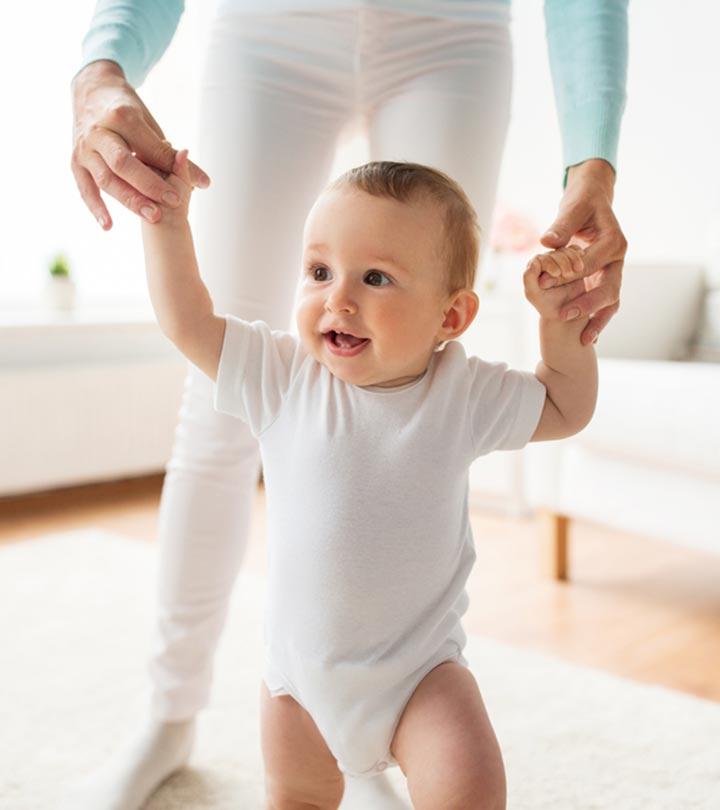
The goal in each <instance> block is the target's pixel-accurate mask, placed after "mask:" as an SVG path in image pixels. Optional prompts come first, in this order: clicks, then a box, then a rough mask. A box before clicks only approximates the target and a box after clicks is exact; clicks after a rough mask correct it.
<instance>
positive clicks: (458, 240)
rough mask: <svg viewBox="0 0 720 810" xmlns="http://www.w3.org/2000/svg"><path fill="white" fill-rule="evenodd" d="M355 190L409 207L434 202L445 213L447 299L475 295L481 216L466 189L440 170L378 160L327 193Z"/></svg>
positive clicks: (336, 183)
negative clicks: (467, 293)
mask: <svg viewBox="0 0 720 810" xmlns="http://www.w3.org/2000/svg"><path fill="white" fill-rule="evenodd" d="M344 188H355V189H359V190H361V191H364V192H366V193H367V194H372V195H373V196H374V197H391V198H393V199H395V200H398V201H399V202H404V203H409V202H414V201H416V200H418V199H423V198H425V199H431V200H434V201H436V202H438V203H439V204H440V205H441V206H442V208H443V210H444V221H443V231H444V239H443V242H442V245H441V246H440V248H439V259H440V261H441V262H442V263H443V267H444V279H443V281H444V284H445V289H446V291H447V293H448V294H449V295H450V294H453V293H455V292H457V291H458V290H462V289H471V290H472V289H473V287H474V285H475V272H476V269H477V264H478V258H479V253H480V232H481V229H480V226H479V224H478V220H477V213H476V212H475V209H474V208H473V206H472V203H471V202H470V200H469V199H468V197H467V195H466V194H465V192H464V191H463V190H462V188H461V187H460V186H459V185H458V184H457V183H456V182H455V181H454V180H453V179H452V178H451V177H449V176H448V175H447V174H445V173H444V172H441V171H440V170H439V169H434V168H432V167H430V166H424V165H422V164H421V163H399V162H395V161H392V160H374V161H371V162H370V163H364V164H363V165H362V166H355V167H354V168H352V169H350V170H348V171H347V172H345V173H344V174H342V175H340V177H338V178H336V179H335V180H334V181H333V182H332V183H331V184H330V185H329V186H328V187H327V190H328V191H336V190H341V189H344Z"/></svg>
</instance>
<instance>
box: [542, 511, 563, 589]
mask: <svg viewBox="0 0 720 810" xmlns="http://www.w3.org/2000/svg"><path fill="white" fill-rule="evenodd" d="M539 519H540V523H541V530H542V538H543V543H544V544H545V546H546V548H547V570H548V571H549V574H550V576H551V577H552V578H553V579H555V580H558V581H561V582H564V581H566V580H567V578H568V526H569V523H570V519H569V518H568V517H567V516H566V515H558V514H556V513H555V512H547V511H543V512H541V513H540V515H539Z"/></svg>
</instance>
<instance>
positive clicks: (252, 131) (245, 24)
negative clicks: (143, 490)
mask: <svg viewBox="0 0 720 810" xmlns="http://www.w3.org/2000/svg"><path fill="white" fill-rule="evenodd" d="M318 5H319V6H321V7H322V8H321V9H320V10H317V9H316V10H312V9H311V7H310V5H309V4H304V3H301V2H299V1H298V0H274V2H271V3H265V4H263V5H262V8H261V6H260V4H259V3H257V2H256V3H253V2H252V0H221V2H220V3H219V4H218V7H217V9H216V13H215V17H214V20H213V24H212V28H211V34H210V39H209V47H208V52H207V59H206V64H205V68H204V74H203V81H202V87H201V97H200V109H199V110H198V122H199V137H198V148H197V155H198V160H199V162H201V163H202V165H203V167H204V168H205V169H206V170H207V172H208V174H209V175H210V176H211V177H212V181H213V182H212V185H211V186H210V187H209V189H208V190H207V191H205V192H203V193H202V194H200V195H198V199H197V203H196V204H197V208H196V212H195V213H196V227H195V231H196V233H197V235H198V239H197V242H198V244H197V251H198V256H199V263H200V268H201V272H202V275H203V278H204V280H205V282H206V284H207V286H208V288H209V289H210V291H211V293H212V296H213V299H214V301H215V302H216V306H217V309H218V311H219V312H229V313H232V314H235V315H237V316H239V317H242V318H245V319H248V320H254V319H262V320H264V321H266V322H267V323H269V324H270V325H271V326H272V327H273V328H275V329H288V327H289V324H290V321H291V312H292V307H293V298H294V293H295V283H296V277H297V271H298V262H299V249H300V241H301V240H300V236H301V229H302V224H303V221H304V218H305V215H306V214H307V211H308V209H309V207H310V205H311V204H312V201H313V200H314V199H315V197H316V195H317V193H318V192H319V191H320V189H321V188H322V187H323V186H324V185H325V183H326V181H327V180H328V179H329V172H330V170H331V167H332V163H333V159H334V155H335V149H336V144H337V140H338V136H339V135H340V133H341V132H342V131H343V130H344V129H345V127H346V126H347V124H348V122H351V121H359V122H360V123H361V125H362V126H363V127H364V129H365V131H366V133H367V136H368V142H369V151H370V159H372V160H408V161H414V162H419V163H425V164H429V165H432V166H436V167H437V168H439V169H441V170H443V171H444V172H446V173H447V174H449V175H450V176H451V177H453V178H455V179H457V180H458V181H459V182H460V184H461V185H462V186H463V188H464V189H465V190H466V192H467V193H468V195H469V197H470V199H471V201H472V202H473V204H474V207H475V209H476V211H477V213H478V218H479V221H480V225H481V226H482V228H483V230H484V231H487V228H488V225H489V222H490V217H491V213H492V208H493V204H494V197H495V191H496V187H497V179H498V174H499V168H500V159H501V155H502V149H503V144H504V139H505V134H506V130H507V124H508V118H509V109H510V92H511V76H512V54H511V41H510V35H509V0H508V2H484V0H457V2H448V0H423V2H417V3H411V2H410V0H384V2H378V3H375V4H373V6H372V7H371V6H367V5H361V6H357V7H356V6H352V5H350V3H349V2H348V0H326V2H324V3H319V4H318ZM561 5H562V8H561ZM181 11H182V3H179V2H177V1H176V2H169V1H168V0H165V2H162V1H161V0H155V2H152V3H150V2H145V3H140V2H139V0H132V2H128V0H125V2H123V3H120V2H114V1H113V0H106V2H104V3H101V4H99V5H98V8H97V9H96V12H95V16H94V18H93V21H92V24H91V29H90V32H89V34H88V35H87V37H86V39H85V48H84V59H83V66H82V68H81V70H80V72H79V73H78V74H77V75H76V77H75V79H74V81H73V98H74V109H75V146H74V152H73V161H72V166H73V171H74V174H75V177H76V180H77V183H78V187H79V189H80V192H81V194H82V196H83V198H84V200H85V202H86V204H87V205H88V207H89V209H90V210H91V211H92V212H93V213H94V214H95V216H96V217H97V218H98V220H99V221H100V222H101V224H102V226H103V227H105V228H109V227H111V221H110V217H109V214H108V212H107V209H106V207H105V205H104V203H103V201H102V198H101V196H100V189H102V190H104V191H105V192H107V193H109V194H111V195H112V196H114V197H115V198H117V199H119V200H120V201H121V202H123V204H124V205H126V207H128V208H129V209H130V210H132V211H134V212H135V213H137V214H138V215H140V216H145V217H146V218H147V219H148V220H149V221H151V222H153V221H157V218H158V217H159V215H160V212H159V209H158V207H157V206H154V205H153V201H159V200H160V199H162V195H163V194H164V193H167V192H168V191H170V188H169V186H167V184H166V183H164V181H163V180H162V177H161V176H160V175H158V174H157V173H156V172H153V171H152V169H150V168H148V166H154V167H156V168H158V169H160V170H164V171H168V170H169V168H170V166H171V165H172V161H173V157H174V152H175V150H174V149H173V148H172V146H171V145H170V144H169V143H168V142H167V141H165V140H164V136H163V134H162V131H161V129H160V127H159V126H158V125H157V123H156V122H155V121H154V119H153V118H152V116H151V115H150V113H149V111H148V110H147V108H146V107H145V106H144V104H143V103H142V102H141V101H140V99H139V97H138V96H137V94H136V93H135V90H134V87H135V86H137V85H138V84H140V83H141V82H142V80H143V78H144V76H145V75H146V74H147V72H148V71H149V70H150V68H151V66H152V64H153V63H154V62H155V61H156V60H157V59H158V58H159V56H160V55H161V54H162V52H163V51H164V49H165V47H166V46H167V44H168V42H169V41H170V39H171V38H172V34H173V32H174V30H175V26H176V25H177V21H178V19H179V16H180V13H181ZM626 14H627V12H626V0H612V2H607V3H605V4H604V5H603V8H602V9H600V10H598V9H597V4H594V3H592V2H583V1H582V0H576V2H575V3H573V4H567V3H563V4H561V3H559V2H548V3H547V6H546V19H547V23H548V40H549V45H550V54H551V65H552V68H553V76H554V80H555V86H556V94H557V97H558V107H559V111H560V119H561V126H562V130H563V141H564V153H565V154H564V159H565V167H566V172H565V177H564V187H565V191H564V195H563V198H562V200H561V203H560V210H559V214H558V217H557V219H556V221H555V222H554V223H553V225H552V226H551V228H550V229H549V232H548V233H547V234H546V235H545V237H544V240H543V241H544V243H545V245H546V246H548V247H559V246H561V245H564V244H566V243H567V242H568V241H569V239H570V238H571V237H573V236H574V235H578V234H579V235H581V236H583V237H585V239H586V241H589V242H591V244H590V247H589V248H588V250H587V252H586V266H587V272H588V275H589V276H591V278H590V280H589V284H588V286H592V289H590V290H589V291H588V292H587V293H586V294H585V295H583V296H580V297H579V298H578V299H577V300H576V301H574V302H570V304H571V305H572V306H571V305H568V306H567V307H566V311H569V310H571V309H579V310H580V312H581V313H595V316H594V318H593V319H592V321H591V322H590V325H589V326H588V328H587V329H586V330H585V332H584V333H583V338H582V339H583V341H584V342H589V341H590V340H592V339H595V338H596V334H595V333H598V332H599V331H601V329H602V328H603V327H604V325H605V324H606V323H607V321H608V320H609V318H610V317H611V316H612V314H613V313H614V311H615V310H616V309H617V306H618V297H619V285H620V271H621V267H622V258H623V255H624V252H625V240H624V237H623V236H622V233H621V231H620V228H619V226H618V224H617V221H616V220H615V217H614V216H613V213H612V207H611V206H612V193H613V187H614V178H615V173H614V169H613V167H612V164H614V162H615V152H616V147H617V137H618V131H619V122H620V117H621V114H622V109H623V106H624V80H625V63H626V48H627V44H626V36H627V34H626ZM145 164H147V165H145ZM193 176H194V180H195V182H196V183H197V184H198V185H207V183H206V181H207V175H206V174H205V173H204V172H203V171H202V170H201V169H199V168H198V167H194V175H193ZM170 204H172V203H170ZM278 220H279V222H280V225H279V226H278V224H277V223H278ZM270 222H272V223H273V230H272V232H268V228H269V223H270ZM550 231H554V232H555V235H552V234H551V233H550ZM258 467H259V456H258V451H257V446H256V442H255V440H254V439H253V438H252V437H251V436H250V433H249V431H248V430H247V428H246V426H245V425H244V424H243V423H240V422H239V421H238V420H234V419H231V418H230V417H226V416H223V415H222V414H220V413H217V412H215V411H214V409H213V405H212V386H211V383H210V382H209V380H208V379H207V378H205V377H204V375H202V374H201V373H200V372H199V371H198V370H197V369H195V368H194V367H192V366H191V367H190V368H189V372H188V377H187V383H186V389H185V394H184V398H183V404H182V408H181V412H180V422H179V425H178V430H177V434H176V441H175V446H174V449H173V456H172V459H171V461H170V463H169V464H168V467H167V476H166V479H165V485H164V489H163V496H162V502H161V514H160V540H161V555H162V559H161V564H160V570H161V580H160V588H159V609H158V633H157V645H156V648H155V651H154V653H153V659H152V667H151V671H152V676H153V687H154V703H153V717H152V720H151V723H150V725H149V727H148V728H147V729H146V730H145V731H144V732H143V733H142V734H141V735H140V736H139V737H138V739H137V740H135V741H133V742H132V743H131V745H130V746H129V747H128V748H126V749H125V750H124V751H122V752H121V753H120V754H119V755H118V757H117V758H116V761H115V765H114V766H113V767H111V768H110V769H109V770H108V771H106V772H105V774H104V775H103V776H102V777H97V778H92V779H91V780H89V782H88V783H87V785H86V787H85V789H84V793H83V794H80V793H78V794H76V796H75V797H74V799H73V804H72V806H73V807H74V808H75V810H82V808H85V807H87V808H90V807H92V808H93V810H110V808H113V810H136V808H138V807H139V806H140V805H141V804H142V803H143V802H144V801H145V799H146V798H147V796H148V795H149V794H150V793H151V792H152V791H153V790H154V789H155V787H156V786H157V784H158V783H159V782H160V781H162V779H164V778H165V777H166V776H167V775H168V774H169V773H171V772H172V771H173V770H175V769H176V768H178V767H179V766H180V765H181V764H182V763H183V762H184V761H185V759H186V758H187V756H188V754H189V750H190V747H191V745H192V740H193V735H194V718H195V715H196V714H197V712H198V711H199V710H200V709H201V708H203V706H204V705H205V704H206V703H207V700H208V695H209V689H210V678H211V665H212V657H213V653H214V649H215V645H216V642H217V639H218V637H219V635H220V632H221V629H222V625H223V621H224V617H225V613H226V608H227V601H228V598H229V595H230V592H231V589H232V585H233V582H234V580H235V577H236V574H237V571H238V569H239V565H240V563H241V560H242V555H243V551H244V548H245V543H246V537H247V529H248V522H249V516H250V510H251V503H252V498H253V495H254V487H255V484H256V482H257V477H258ZM348 781H350V780H348ZM373 781H375V782H376V781H377V780H373ZM376 786H377V785H376ZM348 787H349V786H348ZM349 792H350V791H349ZM366 806H369V805H368V804H366ZM371 806H377V807H379V806H380V803H379V801H375V803H374V804H372V805H371Z"/></svg>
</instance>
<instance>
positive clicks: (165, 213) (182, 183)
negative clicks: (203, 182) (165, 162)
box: [155, 149, 193, 224]
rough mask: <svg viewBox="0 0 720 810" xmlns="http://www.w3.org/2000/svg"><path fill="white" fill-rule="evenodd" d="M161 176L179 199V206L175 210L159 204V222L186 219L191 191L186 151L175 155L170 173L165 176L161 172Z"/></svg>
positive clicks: (183, 150)
mask: <svg viewBox="0 0 720 810" xmlns="http://www.w3.org/2000/svg"><path fill="white" fill-rule="evenodd" d="M155 171H157V169H156V170H155ZM158 174H161V172H158ZM162 176H163V178H164V179H165V180H166V181H167V182H168V183H169V184H170V185H171V186H172V187H173V189H174V190H175V192H176V193H177V195H178V196H179V197H180V205H179V206H177V208H170V206H168V205H164V204H163V203H162V202H161V203H159V205H160V207H161V208H162V217H161V219H160V222H177V221H178V220H184V219H187V215H188V209H189V207H190V196H191V195H192V190H193V184H192V180H191V178H190V166H189V161H188V150H187V149H181V150H180V151H179V152H177V153H176V154H175V163H173V167H172V171H171V173H170V174H168V175H166V174H165V173H164V172H162ZM156 224H159V223H156Z"/></svg>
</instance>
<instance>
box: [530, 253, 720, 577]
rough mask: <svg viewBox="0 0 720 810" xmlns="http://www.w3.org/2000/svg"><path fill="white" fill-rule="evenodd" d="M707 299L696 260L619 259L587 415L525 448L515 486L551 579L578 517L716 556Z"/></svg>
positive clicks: (719, 541)
mask: <svg viewBox="0 0 720 810" xmlns="http://www.w3.org/2000/svg"><path fill="white" fill-rule="evenodd" d="M718 305H720V292H711V291H709V290H708V289H706V281H705V276H704V273H703V270H702V269H701V268H698V267H678V266H667V267H662V266H626V268H625V271H624V276H623V285H622V292H621V306H620V310H619V311H618V313H617V314H616V315H615V317H614V318H613V319H612V321H611V322H610V324H608V326H607V327H606V329H605V330H604V331H603V332H602V334H601V336H600V339H599V341H598V344H597V351H598V357H599V375H600V385H599V395H598V402H597V407H596V410H595V414H594V416H593V419H592V421H591V423H590V424H589V425H588V426H587V427H586V428H585V429H584V430H583V431H582V432H581V433H579V434H577V435H576V436H573V437H571V438H568V439H565V440H563V441H560V442H541V443H536V444H531V445H530V446H529V447H528V448H527V454H526V464H525V468H524V469H525V473H524V474H525V476H526V480H525V489H526V493H527V497H528V501H529V503H530V505H531V506H532V507H533V508H534V509H536V510H537V512H538V518H539V521H540V526H541V530H542V532H543V535H544V540H545V542H547V543H548V544H549V547H550V553H549V559H550V567H551V572H552V575H553V576H554V577H555V578H557V579H566V578H567V576H568V543H567V540H568V524H569V521H571V520H573V519H578V518H579V519H583V520H588V521H592V522H594V523H597V524H601V525H605V526H608V527H611V528H614V529H619V530H623V531H627V532H631V533H636V534H638V535H645V536H648V537H656V538H660V539H663V540H667V541H669V542H674V543H679V544H683V545H686V546H692V547H695V548H699V549H704V550H707V551H715V552H718V553H720V341H717V343H716V344H714V341H715V340H716V339H717V332H718V328H719V327H720V322H719V321H718V318H717V316H718V309H720V307H719V306H718ZM712 310H715V311H714V312H713V311H712Z"/></svg>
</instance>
